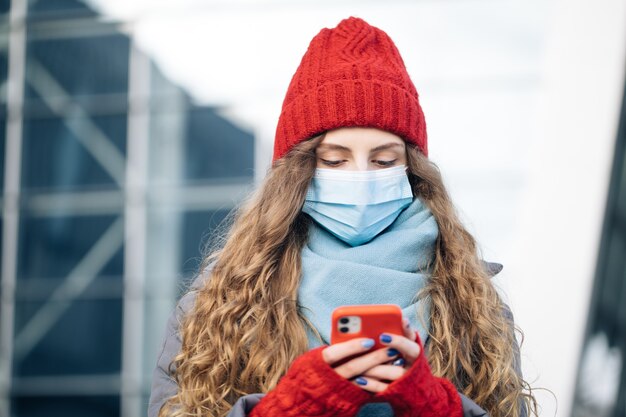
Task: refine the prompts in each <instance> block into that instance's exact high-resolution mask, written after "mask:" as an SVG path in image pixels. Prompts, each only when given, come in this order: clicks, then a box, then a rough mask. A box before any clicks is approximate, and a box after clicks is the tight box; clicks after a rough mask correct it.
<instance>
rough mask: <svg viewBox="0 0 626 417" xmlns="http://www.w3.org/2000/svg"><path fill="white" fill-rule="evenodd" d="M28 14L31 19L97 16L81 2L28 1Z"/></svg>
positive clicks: (73, 0)
mask: <svg viewBox="0 0 626 417" xmlns="http://www.w3.org/2000/svg"><path fill="white" fill-rule="evenodd" d="M28 14H29V16H30V18H45V19H53V18H57V19H67V18H68V17H95V16H97V14H96V12H94V11H93V10H91V9H90V8H89V7H87V6H86V5H85V4H84V3H83V2H82V1H80V0H28Z"/></svg>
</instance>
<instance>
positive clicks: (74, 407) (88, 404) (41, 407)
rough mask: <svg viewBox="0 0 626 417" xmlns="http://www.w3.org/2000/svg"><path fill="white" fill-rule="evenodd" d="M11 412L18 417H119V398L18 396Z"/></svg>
mask: <svg viewBox="0 0 626 417" xmlns="http://www.w3.org/2000/svg"><path fill="white" fill-rule="evenodd" d="M12 406H13V410H14V412H15V415H16V416H20V417H116V416H119V415H120V402H119V397H115V396H81V397H67V396H54V397H43V396H32V397H31V396H28V397H25V396H20V397H16V398H15V399H14V400H13V404H12Z"/></svg>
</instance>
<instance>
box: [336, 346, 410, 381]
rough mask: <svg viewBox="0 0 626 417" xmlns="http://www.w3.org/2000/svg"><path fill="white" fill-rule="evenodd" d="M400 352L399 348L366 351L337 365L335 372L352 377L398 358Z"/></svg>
mask: <svg viewBox="0 0 626 417" xmlns="http://www.w3.org/2000/svg"><path fill="white" fill-rule="evenodd" d="M398 354H399V351H398V350H397V349H388V348H382V349H376V350H375V351H373V352H369V353H365V354H363V355H361V356H357V357H356V358H354V359H350V360H349V361H347V362H345V363H342V364H341V365H339V366H337V367H335V372H337V373H338V374H339V375H341V376H342V377H344V378H346V379H352V378H354V377H356V376H358V375H361V374H362V373H363V372H365V371H367V370H368V369H370V368H373V367H374V366H377V365H381V364H383V363H385V362H389V360H390V359H397V357H398Z"/></svg>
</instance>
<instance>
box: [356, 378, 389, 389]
mask: <svg viewBox="0 0 626 417" xmlns="http://www.w3.org/2000/svg"><path fill="white" fill-rule="evenodd" d="M353 384H355V385H356V386H358V387H361V388H363V389H364V390H365V391H369V392H381V391H384V390H385V388H387V385H389V384H386V383H384V382H382V381H379V380H377V379H374V378H370V377H366V376H358V377H356V378H355V379H354V381H353Z"/></svg>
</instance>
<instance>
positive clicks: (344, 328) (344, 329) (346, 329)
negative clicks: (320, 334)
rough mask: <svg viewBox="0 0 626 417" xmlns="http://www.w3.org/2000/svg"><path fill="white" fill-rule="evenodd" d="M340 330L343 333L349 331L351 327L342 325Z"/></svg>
mask: <svg viewBox="0 0 626 417" xmlns="http://www.w3.org/2000/svg"><path fill="white" fill-rule="evenodd" d="M339 331H340V332H341V333H348V332H349V331H350V329H349V328H347V327H340V328H339Z"/></svg>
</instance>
